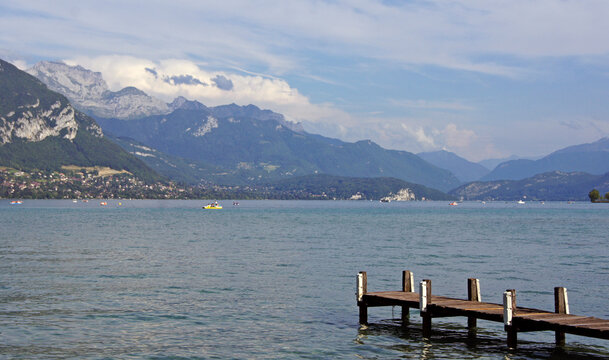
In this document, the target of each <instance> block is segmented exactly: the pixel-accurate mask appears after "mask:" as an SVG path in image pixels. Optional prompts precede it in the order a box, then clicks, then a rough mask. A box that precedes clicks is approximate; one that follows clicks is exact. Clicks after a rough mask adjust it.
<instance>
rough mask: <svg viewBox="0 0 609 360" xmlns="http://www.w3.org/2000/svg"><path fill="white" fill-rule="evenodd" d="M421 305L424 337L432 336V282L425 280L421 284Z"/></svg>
mask: <svg viewBox="0 0 609 360" xmlns="http://www.w3.org/2000/svg"><path fill="white" fill-rule="evenodd" d="M419 298H420V300H419V303H420V307H419V308H420V310H421V319H422V320H423V336H424V337H430V336H431V311H429V305H430V304H431V280H429V279H425V280H422V281H421V282H420V283H419Z"/></svg>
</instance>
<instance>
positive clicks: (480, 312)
mask: <svg viewBox="0 0 609 360" xmlns="http://www.w3.org/2000/svg"><path fill="white" fill-rule="evenodd" d="M367 282H368V279H367V276H366V272H360V273H359V274H358V276H357V305H358V306H359V322H360V324H367V323H368V308H369V307H374V306H401V307H402V322H403V323H404V324H406V323H408V317H409V313H410V308H417V309H419V311H420V314H421V319H422V323H423V324H422V327H423V336H425V337H429V336H430V334H431V320H432V318H440V317H449V316H466V317H467V318H468V328H469V329H470V332H471V331H473V330H474V328H475V327H476V324H477V319H483V320H488V321H496V322H502V323H503V324H504V328H505V331H506V333H507V344H508V346H509V347H512V348H516V345H517V336H518V333H519V332H527V331H546V330H551V331H555V333H556V344H557V345H558V346H562V345H564V343H565V333H569V334H575V335H581V336H587V337H594V338H599V339H606V340H609V320H605V319H599V318H595V317H588V316H577V315H571V314H570V313H569V301H568V297H567V289H565V288H562V287H557V288H554V305H555V309H554V312H550V311H545V310H538V309H530V308H524V307H517V306H516V290H512V289H510V290H506V291H505V292H504V293H503V304H493V303H487V302H482V299H481V296H480V281H479V280H478V279H468V286H467V290H468V291H467V293H468V299H467V300H464V299H453V298H448V297H444V296H437V295H432V293H431V280H422V281H421V282H420V283H419V292H418V293H417V292H415V289H414V278H413V276H412V272H410V271H403V272H402V290H401V291H380V292H368V291H367V288H368V285H367Z"/></svg>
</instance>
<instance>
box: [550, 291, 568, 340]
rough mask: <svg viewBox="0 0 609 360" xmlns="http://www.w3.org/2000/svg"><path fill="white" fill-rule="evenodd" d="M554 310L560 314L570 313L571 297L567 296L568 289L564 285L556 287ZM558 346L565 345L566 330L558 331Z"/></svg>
mask: <svg viewBox="0 0 609 360" xmlns="http://www.w3.org/2000/svg"><path fill="white" fill-rule="evenodd" d="M554 312H555V313H558V314H568V313H569V298H568V297H567V289H566V288H564V287H555V288H554ZM555 336H556V346H564V345H565V332H564V331H556V335H555Z"/></svg>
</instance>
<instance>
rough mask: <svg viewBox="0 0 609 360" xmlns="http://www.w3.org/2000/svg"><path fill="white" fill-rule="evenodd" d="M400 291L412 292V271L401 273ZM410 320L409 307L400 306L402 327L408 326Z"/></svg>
mask: <svg viewBox="0 0 609 360" xmlns="http://www.w3.org/2000/svg"><path fill="white" fill-rule="evenodd" d="M402 291H403V292H414V277H413V276H412V271H408V270H404V271H402ZM409 320H410V307H409V306H402V326H406V325H408V322H409Z"/></svg>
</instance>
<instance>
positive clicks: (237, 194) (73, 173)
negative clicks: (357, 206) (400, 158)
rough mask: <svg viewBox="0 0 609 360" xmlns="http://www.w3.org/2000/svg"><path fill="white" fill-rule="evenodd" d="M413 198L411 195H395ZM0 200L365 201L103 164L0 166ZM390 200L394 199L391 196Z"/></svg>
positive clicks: (361, 197)
mask: <svg viewBox="0 0 609 360" xmlns="http://www.w3.org/2000/svg"><path fill="white" fill-rule="evenodd" d="M399 195H400V196H404V197H405V196H407V197H408V198H409V199H412V200H414V194H410V193H408V194H402V193H400V194H399ZM0 199H177V200H197V199H243V200H262V199H272V200H338V199H350V200H366V199H367V198H366V196H365V195H363V194H361V193H359V192H357V193H356V194H355V195H353V196H351V195H348V196H345V195H342V194H341V195H340V196H337V194H326V193H325V192H323V191H322V192H320V193H313V192H310V191H306V190H293V189H277V188H275V187H273V186H268V185H267V186H264V185H261V186H221V185H208V184H201V185H192V186H191V185H183V184H177V183H175V182H171V181H166V182H154V183H146V182H144V181H142V180H141V179H138V178H137V177H135V176H133V175H132V174H130V173H128V172H126V171H122V172H119V171H116V170H112V169H109V168H104V167H76V166H69V167H63V168H62V170H61V171H48V170H32V171H28V172H26V171H21V170H16V169H13V168H9V167H2V166H0ZM393 200H397V198H396V199H393Z"/></svg>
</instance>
